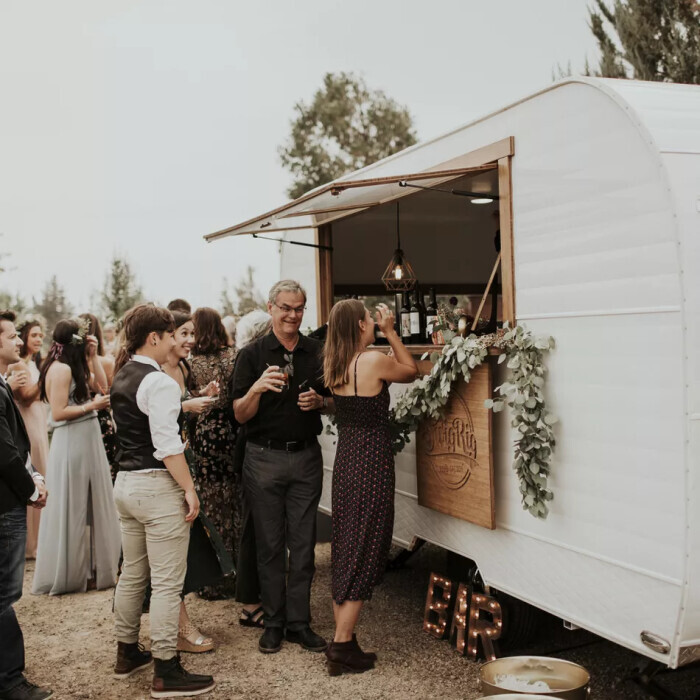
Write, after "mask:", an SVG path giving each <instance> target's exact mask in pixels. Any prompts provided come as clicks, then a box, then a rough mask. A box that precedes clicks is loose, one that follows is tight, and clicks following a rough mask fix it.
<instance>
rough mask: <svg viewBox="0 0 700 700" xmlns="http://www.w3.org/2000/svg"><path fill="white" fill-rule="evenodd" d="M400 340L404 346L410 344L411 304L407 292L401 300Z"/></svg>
mask: <svg viewBox="0 0 700 700" xmlns="http://www.w3.org/2000/svg"><path fill="white" fill-rule="evenodd" d="M401 340H402V341H403V342H404V344H406V343H410V342H411V302H410V301H409V299H408V292H404V293H403V298H402V300H401Z"/></svg>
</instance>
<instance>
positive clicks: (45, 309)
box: [34, 275, 73, 335]
mask: <svg viewBox="0 0 700 700" xmlns="http://www.w3.org/2000/svg"><path fill="white" fill-rule="evenodd" d="M34 311H35V312H36V313H38V314H41V315H42V316H43V317H44V318H45V319H46V331H47V333H48V334H49V335H50V334H51V333H52V332H53V329H54V328H55V327H56V324H57V323H58V322H59V321H60V320H62V319H64V318H69V317H70V316H71V314H72V313H73V307H72V306H71V305H70V303H69V302H68V299H67V298H66V292H65V290H64V289H63V287H61V285H60V284H59V283H58V280H57V279H56V275H54V276H53V277H52V278H51V279H50V280H49V281H48V282H47V283H46V285H45V286H44V290H43V291H42V294H41V299H40V300H39V301H37V300H36V299H34Z"/></svg>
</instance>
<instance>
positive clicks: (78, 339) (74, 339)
mask: <svg viewBox="0 0 700 700" xmlns="http://www.w3.org/2000/svg"><path fill="white" fill-rule="evenodd" d="M74 320H75V322H76V323H77V324H78V332H77V333H73V335H72V336H71V339H70V344H71V345H82V344H83V343H84V342H85V338H87V336H88V334H89V332H90V319H88V318H76V319H74Z"/></svg>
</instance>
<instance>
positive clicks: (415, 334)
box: [410, 285, 423, 345]
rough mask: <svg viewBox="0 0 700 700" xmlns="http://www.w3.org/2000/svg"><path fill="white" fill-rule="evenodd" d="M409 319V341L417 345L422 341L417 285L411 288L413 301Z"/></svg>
mask: <svg viewBox="0 0 700 700" xmlns="http://www.w3.org/2000/svg"><path fill="white" fill-rule="evenodd" d="M410 319H411V342H412V343H413V344H414V345H419V344H420V343H422V342H423V336H422V335H421V327H422V326H423V324H422V319H421V313H420V306H419V305H418V285H416V288H415V289H414V290H413V303H412V304H411V309H410Z"/></svg>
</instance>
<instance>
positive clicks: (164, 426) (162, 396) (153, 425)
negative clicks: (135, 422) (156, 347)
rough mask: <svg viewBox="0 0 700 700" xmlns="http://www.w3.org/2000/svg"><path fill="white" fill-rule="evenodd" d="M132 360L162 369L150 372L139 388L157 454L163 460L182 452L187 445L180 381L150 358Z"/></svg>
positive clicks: (139, 400)
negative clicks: (182, 435)
mask: <svg viewBox="0 0 700 700" xmlns="http://www.w3.org/2000/svg"><path fill="white" fill-rule="evenodd" d="M131 361H132V362H141V363H143V364H145V365H152V366H153V367H155V368H157V369H158V372H150V373H149V374H147V375H146V376H145V377H144V378H143V380H142V381H141V384H140V385H139V388H138V390H137V391H136V405H137V406H138V407H139V411H141V412H142V413H145V414H146V415H147V416H148V424H149V426H150V429H151V441H152V442H153V447H155V448H156V451H155V452H154V453H153V456H154V457H155V458H156V459H159V460H161V461H162V460H164V459H165V458H166V457H172V456H173V455H179V454H182V453H183V452H184V451H185V445H184V444H183V442H182V439H181V438H180V427H179V425H178V423H177V419H178V416H179V415H180V411H181V410H182V405H181V393H180V387H179V386H178V383H177V382H176V381H175V380H174V379H173V378H172V377H169V376H168V375H167V374H166V373H165V372H162V371H161V369H160V366H159V365H158V363H157V362H156V361H155V360H153V359H151V358H150V357H146V356H145V355H133V356H132V358H131ZM138 471H150V470H138Z"/></svg>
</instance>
